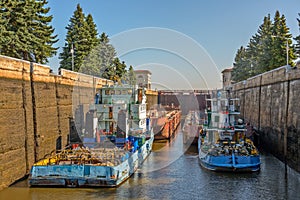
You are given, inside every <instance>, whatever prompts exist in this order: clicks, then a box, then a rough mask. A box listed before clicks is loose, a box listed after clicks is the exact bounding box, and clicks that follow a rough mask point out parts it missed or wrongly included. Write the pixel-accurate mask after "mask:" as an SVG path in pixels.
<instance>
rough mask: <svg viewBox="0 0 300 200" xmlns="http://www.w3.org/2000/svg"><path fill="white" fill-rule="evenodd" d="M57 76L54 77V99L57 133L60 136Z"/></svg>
mask: <svg viewBox="0 0 300 200" xmlns="http://www.w3.org/2000/svg"><path fill="white" fill-rule="evenodd" d="M57 84H59V83H58V82H57V77H55V99H56V109H57V120H58V121H57V125H58V135H59V136H61V126H60V109H59V102H58V101H59V95H58V87H57Z"/></svg>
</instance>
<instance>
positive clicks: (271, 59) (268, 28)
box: [232, 11, 300, 81]
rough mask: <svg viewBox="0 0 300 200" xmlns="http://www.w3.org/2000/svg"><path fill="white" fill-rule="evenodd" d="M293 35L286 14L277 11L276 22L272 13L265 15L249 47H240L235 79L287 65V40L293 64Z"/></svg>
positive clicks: (238, 79)
mask: <svg viewBox="0 0 300 200" xmlns="http://www.w3.org/2000/svg"><path fill="white" fill-rule="evenodd" d="M299 23H300V22H299ZM291 37H292V35H291V34H290V33H289V28H288V27H287V25H286V19H285V16H284V15H282V16H280V13H279V11H276V13H275V16H274V22H272V21H271V18H270V15H268V16H266V17H264V20H263V23H262V24H261V25H260V26H259V29H258V31H257V33H256V34H255V35H254V36H252V38H251V39H250V42H249V44H248V46H247V48H243V47H242V48H240V49H239V50H238V52H237V54H236V57H235V63H234V68H233V72H232V74H233V80H234V81H241V80H244V79H247V78H249V77H251V76H254V75H257V74H260V73H263V72H266V71H269V70H272V69H275V68H277V67H281V66H283V65H286V49H287V48H286V44H287V42H288V58H289V65H291V66H293V61H292V60H293V59H294V58H295V54H294V49H293V46H291V43H292V41H291Z"/></svg>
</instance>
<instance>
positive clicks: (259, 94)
mask: <svg viewBox="0 0 300 200" xmlns="http://www.w3.org/2000/svg"><path fill="white" fill-rule="evenodd" d="M261 82H262V76H260V81H259V90H258V117H257V119H258V122H257V126H258V127H257V130H258V131H260V130H261V122H260V110H261V102H262V101H261Z"/></svg>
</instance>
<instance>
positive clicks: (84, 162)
mask: <svg viewBox="0 0 300 200" xmlns="http://www.w3.org/2000/svg"><path fill="white" fill-rule="evenodd" d="M81 140H82V143H80V144H72V145H71V146H72V148H71V147H69V148H66V149H64V150H62V151H60V152H54V153H52V154H50V155H49V156H46V157H45V158H43V159H41V160H39V161H38V162H36V163H35V164H34V165H33V166H32V168H31V171H30V175H29V185H30V186H62V187H116V186H119V185H120V184H121V183H123V182H124V181H125V180H126V179H128V178H129V177H130V176H131V175H132V174H133V173H134V172H135V171H136V170H137V169H138V167H140V166H141V165H142V163H143V161H144V160H145V159H146V158H147V156H148V155H149V154H150V152H151V150H152V144H153V140H154V134H153V130H152V128H151V127H150V121H149V119H148V118H147V117H146V96H145V94H144V89H138V88H137V87H136V86H129V85H127V86H126V85H122V86H119V85H113V86H104V87H103V88H101V90H99V91H98V92H97V93H96V95H95V100H94V103H93V104H91V105H90V107H89V112H88V113H87V114H86V127H85V134H84V136H83V137H81Z"/></svg>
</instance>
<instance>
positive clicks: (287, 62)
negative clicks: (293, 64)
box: [271, 35, 289, 66]
mask: <svg viewBox="0 0 300 200" xmlns="http://www.w3.org/2000/svg"><path fill="white" fill-rule="evenodd" d="M271 37H272V38H283V39H285V40H286V47H285V48H286V65H287V66H288V65H289V40H288V38H285V37H280V36H276V35H272V36H271Z"/></svg>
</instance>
